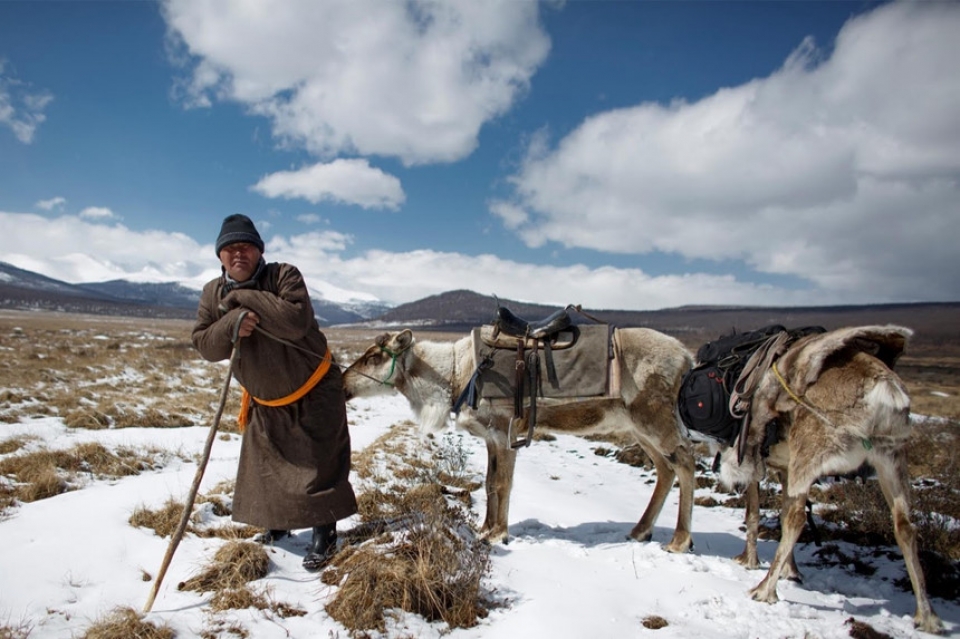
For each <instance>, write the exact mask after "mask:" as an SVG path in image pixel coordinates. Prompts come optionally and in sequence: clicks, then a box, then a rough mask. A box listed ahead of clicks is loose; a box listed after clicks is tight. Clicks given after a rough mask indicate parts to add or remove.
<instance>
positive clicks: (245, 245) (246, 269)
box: [220, 242, 260, 282]
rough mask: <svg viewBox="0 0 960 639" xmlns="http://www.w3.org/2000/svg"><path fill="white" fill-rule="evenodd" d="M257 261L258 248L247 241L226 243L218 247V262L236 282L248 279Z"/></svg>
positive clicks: (258, 255)
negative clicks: (220, 247)
mask: <svg viewBox="0 0 960 639" xmlns="http://www.w3.org/2000/svg"><path fill="white" fill-rule="evenodd" d="M259 261H260V249H258V248H257V247H256V246H254V245H253V244H250V243H249V242H237V243H235V244H228V245H226V246H224V247H223V248H222V249H220V263H221V264H223V268H225V269H226V270H227V275H229V276H230V277H232V278H233V279H234V280H236V281H237V282H246V281H247V280H249V279H250V277H251V276H252V275H253V272H254V271H255V270H257V263H258V262H259Z"/></svg>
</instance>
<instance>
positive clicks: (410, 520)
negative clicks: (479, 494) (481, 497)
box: [321, 428, 489, 636]
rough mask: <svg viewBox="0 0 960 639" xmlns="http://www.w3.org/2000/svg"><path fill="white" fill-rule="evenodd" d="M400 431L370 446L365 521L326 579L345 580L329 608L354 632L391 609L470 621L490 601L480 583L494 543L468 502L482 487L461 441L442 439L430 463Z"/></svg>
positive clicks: (455, 623) (461, 623) (454, 623)
mask: <svg viewBox="0 0 960 639" xmlns="http://www.w3.org/2000/svg"><path fill="white" fill-rule="evenodd" d="M407 432H408V433H409V431H407ZM401 433H402V430H401V429H397V428H395V429H393V430H391V431H390V432H389V433H387V434H386V435H385V436H384V437H383V438H381V439H382V441H378V442H377V443H376V444H374V445H372V446H370V447H368V449H367V450H372V451H375V452H372V453H371V454H370V455H369V456H368V457H367V458H366V462H367V463H368V464H370V467H367V468H364V469H363V475H364V476H365V477H368V478H370V479H371V481H370V485H369V488H368V489H366V490H362V491H361V492H360V494H359V496H358V501H359V502H360V516H361V520H362V523H361V524H360V525H359V526H357V527H356V528H354V529H353V530H352V531H345V532H344V533H343V534H342V537H343V538H344V540H345V541H347V542H348V543H349V544H351V545H350V546H349V547H348V548H346V549H345V550H343V551H341V552H340V553H339V554H338V555H336V556H335V557H334V559H333V561H332V562H331V565H330V567H329V568H328V569H327V570H326V571H324V573H323V574H322V576H321V579H322V581H323V582H324V583H326V584H329V585H336V586H338V588H337V590H336V593H335V595H334V596H333V598H332V599H331V600H330V602H328V603H327V605H326V610H327V613H328V614H330V616H331V617H333V618H334V619H336V620H337V621H339V622H340V623H342V624H343V625H344V626H345V627H347V628H348V629H350V631H351V633H352V635H353V636H364V633H366V632H368V631H373V630H377V631H380V632H383V631H385V629H386V619H387V616H388V615H389V614H390V611H391V610H403V611H406V612H410V613H413V614H417V615H420V616H422V617H423V618H425V619H427V620H428V621H443V622H444V623H446V624H447V625H448V626H449V627H450V628H468V627H472V626H474V625H476V624H477V622H478V620H479V619H481V618H484V617H486V615H487V610H488V607H489V604H488V602H487V601H486V600H485V596H484V592H483V589H482V586H481V583H482V579H483V577H484V576H485V575H486V574H487V572H488V570H489V546H488V545H487V544H486V543H484V542H482V541H481V540H480V539H479V538H478V537H477V535H476V528H475V526H474V524H473V522H472V520H471V515H470V512H469V505H470V500H469V499H464V495H467V496H468V497H469V491H470V490H474V489H476V488H477V487H479V486H480V485H481V484H479V483H478V482H475V481H472V479H471V478H469V477H467V476H465V474H464V467H465V458H464V457H463V451H462V448H459V449H458V447H457V446H456V445H454V446H452V447H451V446H442V445H441V446H440V447H439V449H434V450H433V454H432V455H430V456H429V457H428V461H429V462H430V463H426V464H425V463H424V462H423V459H419V460H418V456H417V455H416V454H411V451H410V450H408V449H406V448H405V443H404V439H403V437H402V434H401ZM381 444H382V446H381ZM408 460H415V462H416V463H414V464H412V465H407V464H406V463H405V462H406V461H408ZM384 464H386V465H385V466H384ZM373 467H376V468H378V469H379V470H374V468H373ZM383 473H387V476H384V475H383Z"/></svg>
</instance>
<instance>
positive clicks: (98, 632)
mask: <svg viewBox="0 0 960 639" xmlns="http://www.w3.org/2000/svg"><path fill="white" fill-rule="evenodd" d="M175 636H176V635H175V634H174V632H173V630H171V629H170V627H169V626H167V625H166V624H162V625H159V626H158V625H156V624H153V623H150V622H149V621H144V619H143V615H141V614H140V613H138V612H137V611H135V610H133V609H132V608H118V609H116V610H114V611H113V612H111V613H110V614H108V615H107V616H106V617H104V618H103V619H100V620H98V621H96V622H94V623H93V624H92V625H91V626H90V627H89V628H87V630H86V632H84V633H83V635H81V639H173V638H174V637H175Z"/></svg>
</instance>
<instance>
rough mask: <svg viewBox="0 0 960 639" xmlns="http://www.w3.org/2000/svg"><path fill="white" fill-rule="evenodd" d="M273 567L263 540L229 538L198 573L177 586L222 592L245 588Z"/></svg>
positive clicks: (186, 588)
mask: <svg viewBox="0 0 960 639" xmlns="http://www.w3.org/2000/svg"><path fill="white" fill-rule="evenodd" d="M269 568H270V557H269V555H267V551H266V550H265V549H264V547H263V546H262V545H261V544H257V543H254V542H250V541H228V542H227V543H225V544H224V545H223V546H221V547H220V549H219V550H217V552H216V554H215V555H214V557H213V561H212V562H211V563H210V565H209V566H207V568H206V569H204V570H203V571H202V572H201V573H200V574H199V575H197V576H195V577H191V578H190V579H188V580H187V581H184V582H182V583H180V584H178V585H177V590H194V591H197V592H222V591H230V590H235V589H238V588H243V587H244V586H245V585H246V584H247V582H250V581H254V580H255V579H262V578H263V577H265V576H266V575H267V571H268V570H269Z"/></svg>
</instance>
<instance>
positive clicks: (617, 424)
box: [343, 328, 695, 552]
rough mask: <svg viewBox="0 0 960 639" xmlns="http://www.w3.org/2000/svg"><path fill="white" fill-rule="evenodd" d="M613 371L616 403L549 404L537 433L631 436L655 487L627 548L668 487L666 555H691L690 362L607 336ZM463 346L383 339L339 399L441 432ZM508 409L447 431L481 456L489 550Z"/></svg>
mask: <svg viewBox="0 0 960 639" xmlns="http://www.w3.org/2000/svg"><path fill="white" fill-rule="evenodd" d="M614 344H615V351H616V357H615V359H614V365H613V366H614V367H615V368H616V371H615V372H616V373H619V375H620V394H619V396H616V397H607V398H595V399H585V400H584V399H580V400H578V401H573V402H569V401H564V400H554V401H550V402H544V405H542V406H540V408H539V410H538V413H537V419H536V425H537V427H538V428H544V429H546V430H554V431H563V432H567V433H574V434H580V435H584V434H601V433H613V432H630V433H632V435H633V436H634V437H635V438H636V440H637V442H638V443H639V445H640V447H641V448H642V449H643V450H644V451H645V452H646V453H647V455H649V456H650V458H651V459H652V460H653V463H654V465H655V467H656V473H657V483H656V486H655V487H654V491H653V496H652V497H651V499H650V502H649V504H648V505H647V508H646V510H645V511H644V513H643V516H642V517H641V518H640V520H639V522H637V524H636V526H634V527H633V529H632V530H631V532H630V535H629V536H630V538H632V539H635V540H637V541H648V540H650V539H651V538H652V536H653V526H654V523H655V522H656V520H657V517H658V516H659V515H660V511H661V510H662V509H663V504H664V501H665V500H666V497H667V494H668V493H669V492H670V489H671V488H672V486H673V482H674V479H675V478H679V482H680V508H679V514H678V517H677V525H676V528H675V530H674V534H673V538H672V539H671V541H670V543H669V544H668V545H667V546H666V550H668V551H670V552H685V551H687V550H688V549H690V547H691V546H692V539H691V536H690V520H691V516H692V512H693V491H694V488H695V480H694V472H695V463H694V462H695V457H694V451H693V443H692V442H691V441H690V440H689V438H688V437H687V433H686V430H685V429H684V427H683V426H682V424H681V423H680V421H679V419H678V417H677V415H676V410H675V404H676V397H677V392H678V390H679V387H680V381H681V378H682V377H683V374H684V373H685V372H686V371H687V370H688V369H689V368H690V366H691V364H692V361H693V358H692V356H691V355H690V353H689V352H688V351H687V350H686V349H685V348H684V346H683V345H682V344H681V343H680V342H679V341H678V340H676V339H674V338H672V337H670V336H667V335H664V334H662V333H659V332H657V331H654V330H651V329H646V328H624V329H615V330H614ZM473 361H474V356H473V351H472V345H471V338H470V337H464V338H461V339H459V340H457V341H455V342H431V341H422V342H421V341H417V340H415V339H414V336H413V333H412V332H411V331H410V330H403V331H400V332H396V333H384V334H383V335H380V336H379V337H378V338H377V339H376V341H375V343H374V344H373V345H372V346H370V347H369V348H368V349H367V350H366V352H365V353H363V355H361V356H360V358H359V359H357V361H355V362H354V363H353V364H351V365H350V366H349V367H348V368H347V369H346V371H345V372H344V377H343V381H344V388H345V391H346V395H347V399H348V400H349V399H350V398H353V397H363V396H370V395H378V394H384V393H388V392H391V391H393V390H396V391H397V392H399V393H400V394H402V395H403V396H404V397H406V398H407V400H408V401H409V402H410V406H411V408H412V409H413V411H414V413H415V414H416V415H417V417H418V419H419V422H420V428H421V433H424V434H427V433H432V432H437V431H439V430H441V429H443V428H445V427H446V426H447V425H448V420H450V418H451V409H452V406H453V404H454V400H455V398H457V397H458V395H459V394H460V392H461V391H462V390H463V389H464V388H465V387H466V385H467V384H468V382H469V379H470V377H471V375H472V374H473V372H474V370H475V367H474V363H473ZM512 416H513V412H512V407H511V406H506V405H504V404H503V403H498V402H496V401H495V400H488V399H481V400H480V401H479V403H478V404H477V406H476V408H475V409H474V408H469V407H468V408H464V409H463V410H462V411H461V412H460V413H459V414H458V415H457V416H456V418H455V425H456V426H457V427H459V428H462V429H464V430H466V431H467V432H469V433H471V434H473V435H475V436H477V437H479V438H481V439H483V440H484V441H485V442H486V446H487V472H486V494H487V508H486V517H485V519H484V522H483V525H482V527H481V533H482V535H483V536H484V538H485V539H487V540H488V541H489V542H491V543H499V542H504V543H506V542H507V541H508V532H507V526H508V514H509V506H510V492H511V490H512V487H513V474H514V468H515V464H516V456H517V451H516V450H515V449H514V448H513V447H512V446H511V444H512V442H511V436H510V420H511V417H512Z"/></svg>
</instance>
